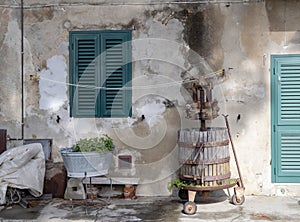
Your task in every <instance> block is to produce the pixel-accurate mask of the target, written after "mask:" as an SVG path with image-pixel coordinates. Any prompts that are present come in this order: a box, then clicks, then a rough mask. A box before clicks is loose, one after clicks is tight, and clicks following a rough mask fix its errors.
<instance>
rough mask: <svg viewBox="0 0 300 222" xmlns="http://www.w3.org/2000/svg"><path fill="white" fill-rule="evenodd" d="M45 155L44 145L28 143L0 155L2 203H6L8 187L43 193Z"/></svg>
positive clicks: (0, 199) (33, 193) (0, 196)
mask: <svg viewBox="0 0 300 222" xmlns="http://www.w3.org/2000/svg"><path fill="white" fill-rule="evenodd" d="M44 176H45V156H44V153H43V148H42V145H41V144H39V143H33V144H28V145H24V146H19V147H15V148H11V149H8V150H6V151H5V152H3V153H2V154H1V155H0V204H5V195H6V191H7V187H8V186H9V187H14V188H19V189H28V190H29V192H30V193H31V194H32V195H33V196H35V197H38V196H40V195H42V194H43V187H44Z"/></svg>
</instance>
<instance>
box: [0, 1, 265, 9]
mask: <svg viewBox="0 0 300 222" xmlns="http://www.w3.org/2000/svg"><path fill="white" fill-rule="evenodd" d="M250 2H264V0H230V1H228V0H202V1H152V2H151V1H150V2H109V1H108V2H102V3H101V2H99V3H89V2H85V3H56V4H34V5H24V6H23V8H24V9H33V8H46V7H71V6H125V5H131V6H135V5H136V6H139V5H182V4H185V5H187V4H220V3H226V4H228V3H250ZM0 7H1V8H13V9H18V8H21V6H20V5H16V4H15V5H9V4H1V5H0Z"/></svg>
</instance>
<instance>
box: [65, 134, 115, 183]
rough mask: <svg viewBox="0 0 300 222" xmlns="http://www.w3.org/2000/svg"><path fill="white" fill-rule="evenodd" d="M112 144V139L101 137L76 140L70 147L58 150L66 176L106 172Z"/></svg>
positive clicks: (92, 174) (91, 175) (84, 175)
mask: <svg viewBox="0 0 300 222" xmlns="http://www.w3.org/2000/svg"><path fill="white" fill-rule="evenodd" d="M113 148H114V145H113V141H112V139H111V138H110V137H109V136H107V135H103V136H101V137H93V138H85V139H80V140H79V141H77V142H76V143H75V144H74V145H73V147H72V148H64V149H61V150H60V153H61V155H62V158H63V161H64V164H65V167H66V169H67V173H68V177H77V178H82V177H93V176H101V175H105V174H108V170H109V166H110V162H111V160H112V151H113Z"/></svg>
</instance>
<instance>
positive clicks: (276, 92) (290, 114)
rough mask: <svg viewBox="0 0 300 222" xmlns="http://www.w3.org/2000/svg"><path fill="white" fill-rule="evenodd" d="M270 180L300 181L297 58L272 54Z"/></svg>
mask: <svg viewBox="0 0 300 222" xmlns="http://www.w3.org/2000/svg"><path fill="white" fill-rule="evenodd" d="M271 63H272V64H271V66H272V67H271V70H272V78H271V79H272V88H271V94H272V98H271V100H272V101H271V102H272V129H273V130H272V168H273V172H272V181H273V182H285V183H287V182H300V55H274V56H272V57H271Z"/></svg>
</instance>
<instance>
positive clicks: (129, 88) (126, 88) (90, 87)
mask: <svg viewBox="0 0 300 222" xmlns="http://www.w3.org/2000/svg"><path fill="white" fill-rule="evenodd" d="M230 69H232V68H228V70H230ZM224 70H225V69H220V70H217V71H215V72H211V73H208V74H206V75H204V77H205V78H211V77H214V76H216V75H221V74H222V73H223V72H224ZM38 79H41V80H45V81H48V82H53V83H57V84H63V85H67V86H75V87H78V88H88V89H104V90H132V89H133V88H134V89H153V88H164V87H167V86H174V85H181V84H183V83H191V82H194V81H195V80H196V78H194V79H192V78H188V80H181V81H174V82H168V83H161V84H155V85H147V86H134V87H132V86H130V87H129V86H123V87H119V88H108V87H105V86H96V85H93V86H91V85H84V84H73V83H69V82H67V83H65V82H60V81H56V80H52V79H48V78H44V77H41V76H39V77H38ZM79 82H80V81H79Z"/></svg>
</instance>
